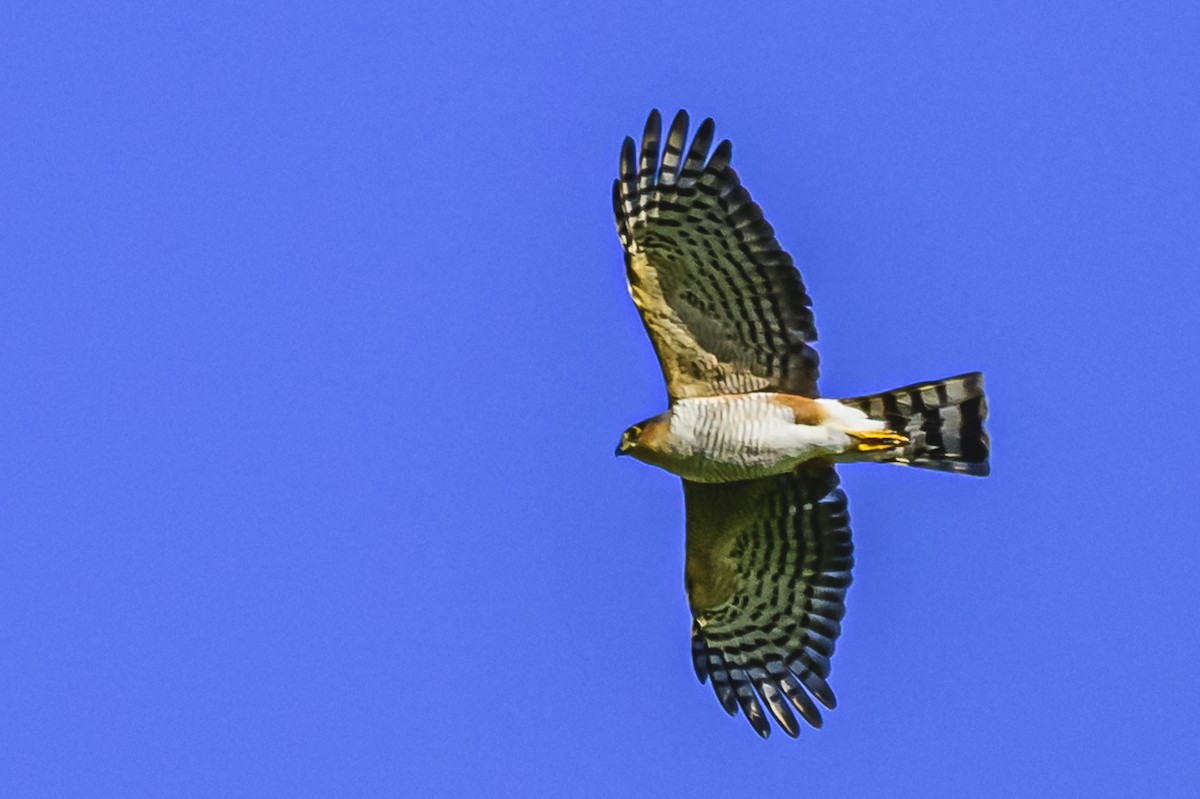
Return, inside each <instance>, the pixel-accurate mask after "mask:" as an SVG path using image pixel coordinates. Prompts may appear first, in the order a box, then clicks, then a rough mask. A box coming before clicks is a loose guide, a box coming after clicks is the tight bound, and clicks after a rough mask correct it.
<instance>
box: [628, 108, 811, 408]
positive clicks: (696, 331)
mask: <svg viewBox="0 0 1200 799" xmlns="http://www.w3.org/2000/svg"><path fill="white" fill-rule="evenodd" d="M713 128H714V126H713V121H712V120H711V119H706V120H704V122H702V123H701V124H700V127H699V129H698V130H697V131H696V136H695V138H694V139H693V140H692V144H691V147H690V148H689V149H688V150H687V155H686V158H685V157H684V146H685V144H686V143H687V132H688V116H687V113H686V112H684V111H680V112H679V114H678V115H676V117H675V121H674V122H672V123H671V129H670V131H669V132H668V133H667V139H666V144H665V147H664V148H663V151H662V158H661V160H660V159H659V144H660V139H661V129H662V121H661V118H660V117H659V114H658V111H657V110H656V111H652V112H651V113H650V118H649V119H648V120H647V122H646V131H645V134H644V135H643V137H642V148H641V154H640V156H639V155H638V154H637V153H636V152H635V149H634V143H633V139H630V138H627V139H625V144H624V146H623V147H622V148H621V171H620V177H619V178H618V179H617V180H616V181H615V182H614V184H613V209H614V211H615V213H616V218H617V232H618V234H619V235H620V237H621V244H622V245H623V246H624V247H625V274H626V277H627V278H628V281H629V293H630V295H632V297H633V301H634V303H635V304H636V305H637V307H638V310H639V311H640V312H641V315H642V321H643V322H644V323H645V325H646V331H647V332H648V333H649V334H650V340H651V341H652V342H653V344H654V349H655V352H656V353H657V354H658V360H659V362H660V363H661V364H662V370H663V376H664V377H665V378H666V382H667V394H668V395H669V396H670V397H671V398H672V399H678V398H682V397H706V396H714V395H717V394H736V393H742V392H747V391H759V390H777V391H786V392H789V393H793V394H803V395H805V396H810V397H815V396H817V353H816V350H814V349H813V348H812V347H810V346H809V343H810V342H812V341H815V340H816V338H817V331H816V328H815V327H814V325H813V315H812V309H811V307H810V306H811V304H812V301H811V300H809V298H808V295H807V294H806V293H805V290H804V284H803V283H802V282H801V280H800V273H799V272H797V271H796V267H795V266H794V265H793V263H792V258H791V256H790V255H788V254H787V253H786V252H784V251H783V249H782V248H781V247H780V246H779V242H778V241H776V240H775V231H774V230H773V229H772V228H771V226H770V225H769V224H767V222H766V220H764V219H763V215H762V211H761V210H760V209H759V207H758V206H757V205H756V204H755V203H754V201H753V200H751V199H750V195H749V193H747V191H746V190H745V189H744V188H742V184H741V181H740V180H739V179H738V176H737V173H736V172H734V171H733V168H732V167H730V166H729V158H730V153H731V147H730V144H729V141H728V140H725V141H722V142H721V143H720V144H718V145H717V148H716V150H714V151H713V153H712V157H711V158H709V155H708V152H709V146H710V145H711V144H712V138H713Z"/></svg>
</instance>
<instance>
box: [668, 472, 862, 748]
mask: <svg viewBox="0 0 1200 799" xmlns="http://www.w3.org/2000/svg"><path fill="white" fill-rule="evenodd" d="M683 488H684V497H685V499H686V503H687V570H686V582H687V591H688V601H689V603H690V604H691V608H692V615H693V617H694V621H693V624H692V657H693V661H694V664H695V667H696V675H697V676H698V677H699V678H700V681H701V682H704V680H705V679H706V678H709V679H711V680H712V686H713V690H714V691H715V692H716V694H717V699H719V700H720V702H721V705H722V706H723V707H724V708H725V710H726V712H728V713H729V714H730V715H734V714H736V713H737V709H738V707H739V706H740V707H741V709H742V713H744V714H745V716H746V718H747V720H749V722H750V724H751V726H753V727H754V729H755V731H756V732H758V734H759V735H761V736H763V737H764V738H765V737H767V736H768V735H769V734H770V732H771V725H770V723H769V722H768V721H767V716H766V714H765V713H764V712H763V708H762V705H761V704H760V702H759V700H760V699H761V701H762V702H763V703H765V704H766V706H767V709H768V710H769V711H770V712H771V715H772V716H774V717H775V720H776V721H777V722H779V725H780V726H781V727H783V729H784V731H785V732H787V734H788V735H791V736H792V737H795V736H796V735H797V734H798V733H799V732H800V726H799V724H797V722H796V717H795V715H794V714H793V712H792V708H795V710H796V711H797V712H799V714H800V715H801V717H803V718H804V720H805V721H807V722H808V723H809V724H811V725H813V726H814V727H819V726H821V714H820V712H819V711H818V710H817V706H816V704H814V702H813V700H812V698H811V697H815V698H816V699H817V700H818V701H820V702H821V704H823V705H825V707H827V708H830V709H832V708H833V707H834V705H835V704H836V700H835V698H834V695H833V691H832V690H831V689H830V688H829V684H828V683H827V682H826V681H825V680H826V678H827V677H828V676H829V659H830V657H831V656H832V655H833V648H834V642H835V641H836V640H837V637H838V634H839V633H840V632H841V618H842V616H843V615H844V614H845V599H846V587H847V586H849V585H850V568H851V566H852V565H853V563H854V558H853V555H852V553H853V549H854V547H853V545H852V544H851V543H850V516H849V514H848V513H847V511H846V496H845V494H843V493H842V490H841V489H840V488H839V487H838V477H837V473H836V472H835V471H834V470H833V468H831V467H816V468H812V469H808V470H804V471H802V472H798V473H792V474H784V475H779V476H776V477H767V478H762V479H758V480H748V481H745V482H739V483H716V484H704V483H691V482H688V481H686V480H685V481H684V483H683ZM810 694H811V697H810Z"/></svg>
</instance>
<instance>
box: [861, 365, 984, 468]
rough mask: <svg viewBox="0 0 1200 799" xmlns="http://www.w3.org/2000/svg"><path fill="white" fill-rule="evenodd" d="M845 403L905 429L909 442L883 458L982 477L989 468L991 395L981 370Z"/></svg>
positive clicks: (886, 460) (889, 424)
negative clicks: (987, 426) (985, 389)
mask: <svg viewBox="0 0 1200 799" xmlns="http://www.w3.org/2000/svg"><path fill="white" fill-rule="evenodd" d="M839 402H841V403H842V404H843V405H849V406H850V407H853V408H858V409H859V410H861V411H863V412H864V413H866V414H867V415H868V416H870V417H871V418H872V419H881V420H883V421H885V422H887V426H888V427H889V428H890V429H892V430H894V431H896V432H897V433H903V434H904V435H905V436H907V437H908V439H909V442H910V443H909V444H908V445H906V446H905V447H904V448H903V449H900V450H897V453H896V454H895V455H894V456H889V457H886V458H882V459H881V460H882V461H883V462H884V463H899V464H903V465H906V466H917V467H920V468H922V469H937V470H938V471H942V472H959V473H961V474H973V475H979V476H983V475H986V474H987V473H988V471H989V467H988V435H987V433H986V432H984V429H983V421H984V420H985V419H986V418H987V399H986V398H985V397H984V395H983V374H981V373H980V372H968V373H967V374H963V375H958V376H957V377H947V378H946V379H944V380H934V381H932V382H929V383H915V384H913V385H911V386H905V387H904V388H897V389H893V390H892V391H885V392H883V393H882V394H871V395H870V396H866V397H853V398H851V399H844V400H839Z"/></svg>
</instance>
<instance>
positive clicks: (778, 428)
mask: <svg viewBox="0 0 1200 799" xmlns="http://www.w3.org/2000/svg"><path fill="white" fill-rule="evenodd" d="M642 426H643V428H644V431H643V433H642V434H641V435H640V436H639V443H638V445H636V446H634V447H631V448H630V454H631V455H633V456H634V457H635V458H638V459H640V460H644V461H646V462H647V463H652V464H654V465H655V466H660V467H662V468H663V469H666V470H667V471H669V472H673V473H675V474H677V475H679V476H680V477H682V478H684V479H685V480H693V481H695V482H698V483H729V482H733V481H736V480H751V479H753V478H756V477H770V476H771V475H776V474H786V473H787V472H790V471H793V470H794V469H795V468H796V467H797V466H799V465H800V464H802V463H806V462H808V461H811V460H813V459H814V458H821V459H825V460H828V461H830V462H833V461H844V460H867V459H872V451H866V452H862V451H859V450H858V449H857V447H858V446H860V444H859V443H858V442H859V441H860V440H861V438H860V437H856V436H855V435H853V434H852V431H853V432H859V433H863V432H873V431H881V430H883V429H884V427H885V425H884V423H883V422H882V421H878V420H876V419H871V418H869V417H868V416H867V414H865V413H863V412H862V411H860V410H859V409H857V408H852V407H849V406H846V405H842V404H841V403H840V402H838V401H837V400H830V399H810V398H808V397H799V396H795V395H789V394H778V393H775V392H759V393H754V394H725V395H721V396H716V397H694V398H691V399H681V400H677V401H676V402H674V403H673V404H672V405H671V409H670V410H669V411H667V412H666V413H663V414H660V415H659V416H656V417H654V418H653V419H648V420H646V421H645V422H643V423H642Z"/></svg>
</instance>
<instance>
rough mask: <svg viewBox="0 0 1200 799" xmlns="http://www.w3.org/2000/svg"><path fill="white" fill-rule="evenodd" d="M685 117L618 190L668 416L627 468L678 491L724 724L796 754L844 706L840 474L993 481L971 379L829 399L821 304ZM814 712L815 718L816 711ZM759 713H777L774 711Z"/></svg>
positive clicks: (690, 582)
mask: <svg viewBox="0 0 1200 799" xmlns="http://www.w3.org/2000/svg"><path fill="white" fill-rule="evenodd" d="M713 132H714V125H713V121H712V120H711V119H705V120H704V121H703V122H702V123H701V124H700V126H699V128H698V129H697V130H696V134H695V137H694V138H693V139H692V140H691V144H690V146H688V141H687V138H688V115H687V114H686V113H685V112H683V111H680V112H679V113H678V115H676V117H675V119H674V121H673V122H672V123H671V127H670V129H669V130H668V131H667V135H666V139H665V140H664V139H663V138H662V120H661V117H660V116H659V113H658V111H657V110H656V111H652V112H651V113H650V118H649V119H648V120H647V122H646V128H645V132H644V134H643V136H642V143H641V148H640V151H639V150H638V149H637V148H636V147H635V144H634V141H633V139H632V138H626V139H625V143H624V145H623V147H622V148H621V159H620V171H619V177H618V178H617V180H616V181H615V182H614V183H613V209H614V211H615V214H616V222H617V233H618V235H619V236H620V239H621V244H622V246H623V247H624V249H625V274H626V278H627V280H628V284H629V293H630V295H631V296H632V297H633V302H634V304H635V305H636V306H637V309H638V311H639V312H640V314H641V317H642V322H643V323H644V324H645V327H646V332H647V333H648V334H649V336H650V341H651V343H652V344H653V345H654V351H655V353H656V354H657V356H658V360H659V362H660V364H661V366H662V371H663V377H664V378H665V379H666V384H667V398H668V408H667V410H666V411H664V412H663V413H660V414H659V415H657V416H654V417H652V418H650V419H646V420H645V421H642V422H639V423H637V424H635V425H633V426H631V427H630V428H629V429H627V430H626V431H625V432H624V434H623V435H622V437H621V442H620V444H619V445H618V447H617V454H618V455H631V456H633V457H634V458H637V459H638V460H641V461H644V462H646V463H649V464H652V465H654V466H658V467H660V468H662V469H665V470H667V471H669V472H672V473H674V474H676V475H678V476H680V477H681V478H683V495H684V501H685V506H686V514H687V523H686V526H687V554H686V565H685V570H684V576H685V580H684V582H685V586H686V589H687V596H688V603H689V605H690V607H691V611H692V616H693V622H692V660H693V664H694V666H695V669H696V675H697V676H698V677H699V678H700V681H701V682H704V681H705V680H711V682H712V687H713V690H714V691H715V692H716V695H717V699H718V700H719V701H720V703H721V706H722V707H723V708H724V709H725V710H726V712H728V713H729V714H730V715H736V714H737V711H738V709H739V708H740V709H741V711H742V713H743V714H744V715H745V717H746V719H747V720H748V721H749V722H750V724H751V726H752V727H753V728H754V730H755V731H756V732H758V734H759V735H761V736H762V737H764V738H765V737H767V736H768V735H769V734H770V732H771V724H770V722H769V721H768V717H767V712H769V713H770V714H771V716H773V717H774V719H775V721H776V722H777V723H778V725H779V726H780V727H781V728H782V729H783V730H784V731H785V732H786V733H787V734H788V735H791V736H792V737H795V736H796V735H797V734H798V733H799V731H800V725H799V724H798V723H797V721H796V714H799V716H800V717H801V718H803V719H804V720H805V721H806V722H808V723H809V724H811V725H812V726H814V727H820V726H821V713H820V711H819V710H818V708H817V703H818V702H819V703H820V704H822V705H824V706H825V707H826V708H829V709H833V707H834V706H835V704H836V700H835V698H834V694H833V691H832V690H831V689H830V687H829V683H828V678H829V667H830V666H829V664H830V658H831V657H832V655H833V649H834V643H835V642H836V641H837V638H838V634H839V633H840V632H841V619H842V617H843V615H844V613H845V599H846V588H847V586H849V584H850V569H851V566H852V565H853V556H852V552H853V546H852V544H851V542H850V517H849V515H848V513H847V509H846V496H845V494H844V493H843V492H842V490H841V488H840V487H839V485H838V475H837V471H836V469H835V464H839V463H850V462H856V461H873V462H877V463H895V464H902V465H906V466H916V467H921V468H925V469H938V470H941V471H948V472H958V473H960V474H971V475H986V474H987V473H988V438H987V434H986V433H985V432H984V429H983V422H984V419H985V418H986V416H987V405H986V401H985V399H984V394H983V376H982V375H981V374H980V373H978V372H971V373H968V374H962V375H958V376H957V377H950V378H946V379H944V380H934V381H930V382H925V383H916V384H913V385H910V386H905V387H904V388H898V389H895V390H893V391H885V392H883V393H880V394H871V395H867V396H862V397H853V398H850V399H840V400H835V399H824V398H822V397H821V396H820V393H819V392H818V391H817V361H818V359H817V353H816V351H815V350H814V349H813V347H812V343H813V342H814V341H815V340H816V338H817V331H816V328H815V327H814V325H813V313H812V307H811V306H812V302H811V300H810V299H809V297H808V294H807V292H806V291H805V288H804V283H803V282H802V281H801V279H800V274H799V272H797V271H796V267H795V266H794V264H793V262H792V258H791V256H789V255H788V254H787V253H786V252H784V250H783V249H782V248H781V247H780V246H779V242H778V241H776V239H775V233H774V230H773V229H772V228H771V226H770V225H769V224H767V222H766V221H765V220H764V219H763V215H762V211H761V210H760V209H759V207H758V205H756V204H755V203H754V202H753V201H752V200H751V199H750V195H749V194H748V193H747V192H746V189H745V188H743V187H742V184H741V181H740V180H739V178H738V175H737V173H736V172H734V170H733V168H732V167H730V165H729V161H730V153H731V147H730V143H729V141H728V140H725V141H722V142H720V143H719V144H718V145H717V146H716V148H715V149H712V151H711V155H710V148H711V145H712V142H713ZM814 700H815V701H814ZM764 707H765V708H766V711H764V710H763V708H764Z"/></svg>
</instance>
